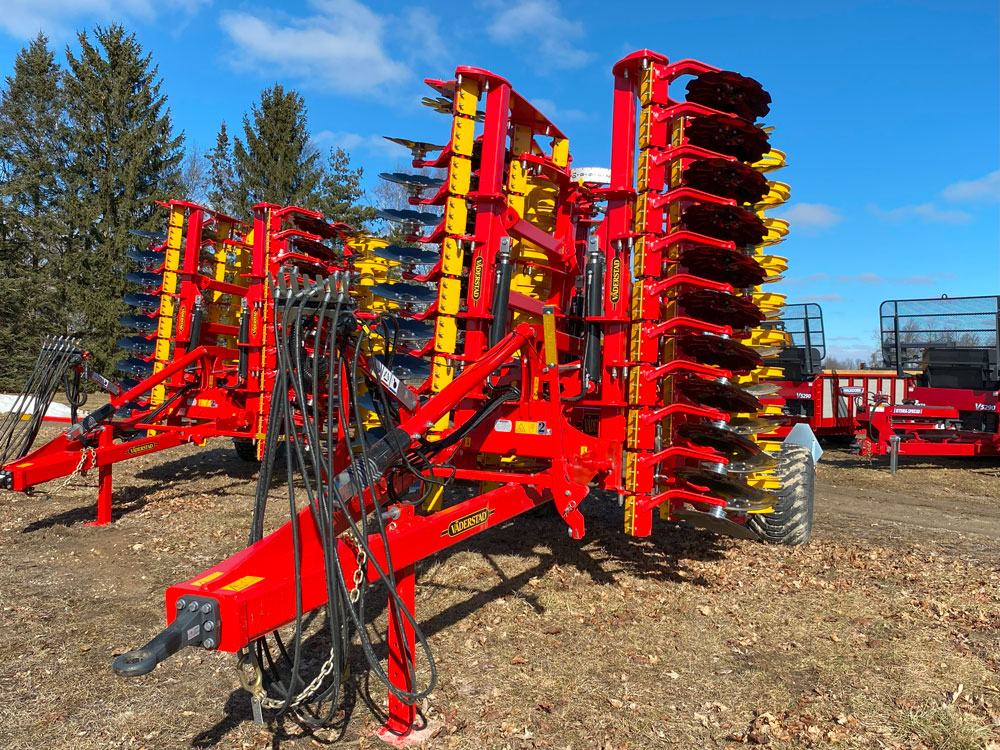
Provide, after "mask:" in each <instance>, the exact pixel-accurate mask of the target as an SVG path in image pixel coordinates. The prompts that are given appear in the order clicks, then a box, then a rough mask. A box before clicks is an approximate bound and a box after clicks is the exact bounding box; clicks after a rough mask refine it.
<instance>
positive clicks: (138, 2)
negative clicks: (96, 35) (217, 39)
mask: <svg viewBox="0 0 1000 750" xmlns="http://www.w3.org/2000/svg"><path fill="white" fill-rule="evenodd" d="M210 1H211V0H178V1H177V2H174V3H172V4H171V5H170V6H169V8H168V6H167V5H166V4H163V3H156V2H153V0H7V1H6V2H4V3H3V10H2V12H0V29H3V30H4V31H6V32H7V33H8V34H9V35H10V36H12V37H15V38H17V39H30V38H32V37H34V36H35V35H36V34H37V33H38V32H39V31H41V32H43V33H44V34H45V35H46V36H48V37H49V38H51V39H56V38H62V37H65V36H68V35H69V34H70V33H71V32H72V31H73V29H74V27H75V26H78V25H85V26H93V25H94V24H95V23H106V22H109V21H126V20H134V21H146V22H148V21H153V20H155V19H156V18H157V16H158V15H160V14H161V13H163V12H167V11H169V10H174V9H177V8H180V10H182V11H184V12H186V13H192V12H194V11H195V10H197V9H198V7H199V6H201V5H205V4H207V3H208V2H210Z"/></svg>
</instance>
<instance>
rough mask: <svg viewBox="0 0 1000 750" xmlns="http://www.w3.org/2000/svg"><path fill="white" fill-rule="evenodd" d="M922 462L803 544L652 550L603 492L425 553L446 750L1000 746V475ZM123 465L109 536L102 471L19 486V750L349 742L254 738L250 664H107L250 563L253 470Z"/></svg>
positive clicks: (289, 727)
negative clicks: (181, 602) (180, 592)
mask: <svg viewBox="0 0 1000 750" xmlns="http://www.w3.org/2000/svg"><path fill="white" fill-rule="evenodd" d="M47 429H48V428H47ZM903 463H904V468H903V469H902V471H901V473H900V474H899V475H897V476H896V477H890V476H889V475H888V472H887V470H886V468H885V466H884V465H881V464H877V465H876V466H875V467H868V466H866V465H865V464H864V463H862V462H859V461H858V460H857V459H854V458H852V457H850V456H848V455H847V454H846V453H839V452H831V453H830V454H828V456H827V457H826V458H825V459H824V461H823V462H822V463H821V471H820V475H819V483H818V491H817V500H816V503H817V515H816V523H815V531H814V537H813V543H812V544H811V545H810V546H808V547H806V548H800V549H780V548H772V547H765V546H762V545H759V544H754V543H749V542H741V541H734V540H729V539H722V538H716V537H712V536H710V535H707V534H703V533H700V532H695V531H690V530H684V529H677V528H671V527H668V526H666V525H661V526H659V527H658V528H657V529H656V531H655V534H654V536H653V537H652V538H650V539H642V540H636V539H630V538H628V537H626V536H624V535H623V534H622V533H621V527H622V519H621V512H620V510H619V509H618V508H617V506H615V505H614V504H613V503H609V502H607V501H605V500H604V499H601V498H591V499H589V500H588V501H587V503H586V505H585V506H584V512H585V515H586V516H587V522H588V534H587V537H586V538H585V539H584V540H583V541H582V542H574V541H573V540H571V539H569V537H568V536H567V534H566V531H565V527H564V525H563V524H562V522H561V521H559V520H558V519H556V518H551V517H542V518H533V517H523V518H519V519H515V520H514V521H512V522H510V523H509V524H507V525H506V526H505V527H502V528H498V529H495V530H493V531H491V532H487V533H485V534H483V535H481V536H479V537H475V538H473V539H471V540H468V541H466V542H465V543H463V544H460V545H458V546H457V547H455V548H452V549H451V550H448V551H446V552H444V553H442V554H439V555H437V556H436V557H434V558H432V559H430V560H427V561H425V562H424V563H423V564H422V565H420V566H419V568H418V590H417V608H418V610H417V611H418V617H419V618H420V621H421V623H422V624H423V627H424V629H425V631H426V632H427V633H428V634H429V636H430V640H431V645H432V647H433V650H434V653H435V656H436V658H437V663H438V669H439V674H440V679H439V682H438V686H437V688H436V689H435V691H434V693H433V695H432V696H431V697H430V699H429V700H428V701H427V702H426V704H425V706H424V707H423V708H424V711H425V713H426V714H427V715H428V716H429V717H430V718H431V719H432V720H433V721H436V722H438V724H439V726H440V731H439V732H438V734H437V735H436V736H435V737H434V738H433V739H432V740H430V741H429V743H428V747H432V748H481V747H482V748H535V747H540V748H547V747H552V748H566V747H572V748H633V749H634V748H657V747H668V748H700V747H733V746H735V745H739V744H744V743H747V744H761V743H766V744H770V745H771V746H772V747H776V748H798V747H826V746H837V747H844V748H855V747H859V748H860V747H873V748H879V747H881V748H909V749H913V750H918V749H924V748H931V749H933V750H966V749H972V748H989V747H1000V567H998V565H1000V503H998V501H1000V477H998V472H1000V463H996V462H994V463H989V462H953V463H951V464H949V465H948V466H947V467H946V468H940V467H938V466H933V465H929V464H918V463H917V462H915V461H914V460H912V459H908V460H907V459H904V462H903ZM119 468H120V470H119V471H118V472H117V474H116V486H117V488H118V494H117V501H116V512H115V518H116V521H115V523H114V524H113V525H112V526H110V527H106V528H101V529H96V528H88V527H84V526H82V525H81V521H84V520H88V519H89V518H91V517H92V515H93V512H94V511H93V505H92V504H93V501H94V497H95V494H96V490H95V483H96V477H95V476H93V475H91V476H89V477H87V478H82V479H77V480H76V481H75V482H74V484H73V485H71V487H70V488H68V489H65V490H61V491H56V488H55V487H52V488H50V491H52V492H53V495H52V496H51V497H46V496H45V495H44V494H42V493H41V492H39V493H37V494H35V495H34V496H30V497H25V496H23V495H16V494H10V493H2V494H0V501H2V502H0V612H2V624H3V627H2V628H0V737H2V738H4V740H5V741H4V742H3V747H5V748H25V749H27V748H81V749H82V748H131V749H136V748H143V747H144V748H149V749H150V750H152V749H153V748H220V750H221V749H222V748H261V747H269V746H274V747H285V748H300V747H301V748H307V747H313V746H317V745H324V744H325V743H326V742H328V741H329V740H330V738H331V735H332V733H324V732H318V733H314V734H304V733H303V732H302V730H301V729H300V728H299V727H297V726H295V725H294V724H290V723H287V722H286V723H283V724H281V725H279V726H276V727H272V728H270V729H268V730H264V729H262V728H260V727H258V726H256V725H254V724H253V722H252V721H251V720H250V712H249V701H248V698H247V695H246V693H244V692H242V691H240V690H239V689H238V683H237V680H236V675H235V670H234V665H233V659H232V657H231V656H229V655H224V654H216V653H204V652H199V651H195V650H189V651H188V652H185V653H182V654H180V655H179V656H178V657H176V658H174V659H173V660H171V661H169V662H167V663H166V664H164V665H162V666H161V667H160V668H159V669H157V670H156V671H155V672H154V673H153V674H151V675H149V676H147V677H144V678H141V679H138V680H135V681H131V682H125V681H122V680H120V679H118V678H116V677H115V676H114V675H113V674H112V673H111V669H110V663H111V659H112V657H113V655H114V654H117V653H121V652H122V651H125V650H127V649H130V648H133V647H135V646H136V645H139V644H141V643H143V642H145V640H147V639H148V638H149V637H150V636H151V635H152V634H154V633H155V632H156V631H157V629H158V628H160V627H161V626H162V618H163V611H162V610H163V590H164V588H166V587H167V586H168V585H170V584H171V583H174V582H177V581H181V580H186V579H188V578H190V577H191V576H193V575H194V574H195V573H197V572H199V571H200V570H202V569H204V568H206V567H208V566H209V565H211V564H213V563H214V562H215V561H216V560H218V559H219V558H221V557H224V556H227V555H229V554H232V553H233V552H235V551H237V550H238V549H240V547H241V546H242V543H243V541H244V539H245V536H246V531H247V523H248V519H249V512H250V502H251V498H252V492H253V482H254V476H255V474H254V468H253V467H251V466H248V465H246V464H242V463H240V462H239V461H238V460H237V459H236V458H235V456H234V454H233V452H232V450H231V449H229V448H228V446H227V445H226V444H225V443H224V442H222V441H219V442H217V443H212V444H210V445H209V446H206V447H205V448H197V447H194V446H191V447H188V448H183V449H178V450H175V451H172V452H168V453H164V454H160V455H152V456H145V457H139V458H137V459H135V460H134V461H132V462H130V463H128V464H123V465H121V466H120V467H119ZM56 484H58V483H53V485H56ZM360 667H361V664H360V663H359V664H358V668H359V671H360ZM372 693H373V694H374V695H376V696H378V695H379V694H380V693H379V690H378V689H377V688H373V690H372ZM376 726H377V721H376V720H375V719H374V718H372V716H371V713H370V711H369V709H368V708H367V707H365V706H364V705H363V703H362V702H361V701H356V705H355V706H354V707H353V708H352V710H351V712H350V717H349V720H348V723H347V727H346V730H345V732H344V736H343V737H342V739H341V740H340V743H341V746H343V747H379V746H380V743H379V741H378V740H375V739H373V738H372V736H371V732H372V730H373V729H374V728H375V727H376Z"/></svg>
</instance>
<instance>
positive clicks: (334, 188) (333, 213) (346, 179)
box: [310, 148, 375, 229]
mask: <svg viewBox="0 0 1000 750" xmlns="http://www.w3.org/2000/svg"><path fill="white" fill-rule="evenodd" d="M363 175H364V168H362V167H358V168H357V169H351V155H350V154H349V153H347V152H346V151H344V149H342V148H331V149H330V157H329V161H328V163H327V167H326V170H325V171H324V173H323V180H322V182H321V184H320V189H319V191H318V194H317V198H316V202H315V207H316V209H317V210H319V211H322V212H323V216H324V217H325V218H326V219H327V221H342V222H344V223H345V224H350V225H351V226H352V227H354V228H355V229H364V228H365V224H366V223H367V222H369V221H371V220H373V219H374V218H375V208H374V207H372V206H366V205H364V204H363V203H362V201H363V200H364V197H365V191H364V190H363V189H362V187H361V178H362V176H363ZM311 207H312V206H310V208H311Z"/></svg>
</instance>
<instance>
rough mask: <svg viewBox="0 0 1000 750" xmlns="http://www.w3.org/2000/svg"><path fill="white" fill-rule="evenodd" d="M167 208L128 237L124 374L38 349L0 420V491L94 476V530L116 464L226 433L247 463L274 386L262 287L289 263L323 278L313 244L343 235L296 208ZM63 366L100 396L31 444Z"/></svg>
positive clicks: (81, 356)
mask: <svg viewBox="0 0 1000 750" xmlns="http://www.w3.org/2000/svg"><path fill="white" fill-rule="evenodd" d="M164 207H165V209H166V211H167V230H166V232H165V233H164V234H163V235H159V236H158V235H155V234H151V233H136V234H138V235H139V236H140V237H141V238H143V239H145V240H148V241H149V242H148V245H147V246H144V247H136V248H134V249H132V250H131V251H130V252H129V258H130V259H131V260H132V261H133V262H134V263H135V264H136V267H137V270H135V271H133V272H130V273H129V274H128V275H127V277H126V278H127V279H128V281H129V282H132V283H134V284H135V285H136V287H137V291H135V292H131V293H129V294H127V295H126V296H125V302H126V304H128V305H129V306H130V307H132V308H134V312H132V313H131V314H128V315H125V316H123V317H122V318H121V320H120V322H121V323H122V325H123V326H124V327H125V328H127V329H128V330H129V335H127V336H123V337H122V338H120V339H119V341H118V344H119V346H121V347H122V348H123V349H125V350H126V352H128V355H129V356H127V357H126V358H124V359H122V360H120V361H119V362H118V363H117V365H116V369H117V370H118V371H119V372H120V373H122V374H123V375H125V376H126V378H125V379H123V380H122V381H120V383H117V384H115V383H109V382H108V381H107V380H104V379H103V378H101V377H100V376H97V375H96V374H93V373H89V372H87V370H86V353H85V352H84V351H83V350H82V349H80V347H79V344H78V342H66V341H56V342H50V341H47V342H45V344H44V345H43V348H42V354H41V356H40V358H39V362H38V365H37V366H36V372H35V374H33V375H32V377H31V378H30V379H29V381H28V384H27V386H26V387H25V389H24V392H23V393H22V394H21V396H20V398H19V403H18V404H17V406H16V408H15V409H14V410H13V411H11V412H10V413H9V414H8V415H7V418H6V421H5V422H4V423H3V424H2V425H0V456H2V461H0V465H2V469H0V485H2V486H3V487H5V488H7V489H12V490H17V491H26V490H30V489H31V488H33V487H34V486H36V485H38V484H41V483H43V482H47V481H50V480H52V479H55V478H58V477H64V476H68V475H71V474H73V473H75V472H79V471H87V470H90V469H95V468H96V469H97V470H98V472H99V497H98V504H97V521H96V523H97V524H106V523H108V522H109V521H110V520H111V497H112V491H111V476H112V474H111V473H112V467H113V465H114V464H115V463H117V462H119V461H125V460H128V459H130V458H134V457H135V456H139V455H145V454H148V453H152V452H155V451H160V450H165V449H167V448H172V447H174V446H177V445H180V444H182V443H190V442H193V443H197V444H202V443H204V442H205V441H206V440H207V439H209V438H212V437H220V436H225V437H230V438H232V439H233V440H234V441H235V442H236V448H237V451H238V452H239V453H240V454H241V456H243V457H244V458H247V459H255V458H256V451H257V447H256V446H257V445H258V443H260V439H261V438H262V437H263V436H264V434H265V431H266V426H267V419H268V413H269V404H270V396H271V387H272V382H273V378H274V345H273V327H272V326H271V323H270V317H269V316H270V315H271V314H272V311H273V305H272V304H271V301H270V299H269V297H268V294H269V292H268V287H267V279H268V278H269V277H271V276H273V275H274V274H275V273H276V272H277V270H278V268H280V267H281V266H282V264H284V263H286V262H287V261H288V259H295V260H296V261H299V262H302V263H306V264H312V265H311V266H310V267H315V268H317V269H321V270H322V271H323V272H326V271H329V270H331V269H332V268H334V265H332V259H333V257H334V254H333V252H332V251H331V250H329V249H328V248H327V247H326V246H325V245H323V244H322V242H321V240H322V241H327V240H331V239H335V240H338V241H342V239H343V237H342V233H343V231H344V230H345V229H347V227H345V226H343V225H341V226H331V225H328V224H326V223H325V222H321V221H318V220H317V215H316V214H314V213H312V212H309V211H304V210H302V209H298V208H294V207H292V208H279V207H277V206H270V205H259V206H257V207H256V208H255V211H254V213H255V216H254V219H253V225H252V227H251V226H248V225H245V224H243V223H242V222H240V221H237V220H235V219H232V218H230V217H227V216H223V215H221V214H218V213H216V212H213V211H210V210H208V209H206V208H202V207H200V206H196V205H194V204H191V203H186V202H183V201H171V202H170V203H169V204H165V206H164ZM315 231H320V232H322V233H323V235H322V236H320V235H316V234H314V232H315ZM352 241H354V242H357V240H352ZM348 252H349V251H348ZM317 253H318V254H317ZM337 262H340V261H337ZM68 372H74V376H75V379H76V381H77V384H78V380H79V375H80V373H81V372H87V374H88V375H89V377H90V378H91V379H92V380H95V381H96V382H97V383H98V384H99V385H101V386H102V387H103V388H104V389H105V390H106V391H107V392H108V393H109V394H110V401H109V402H108V403H107V404H105V405H104V406H101V407H100V408H98V409H96V410H95V411H94V412H92V413H91V414H89V415H87V416H86V417H84V418H83V419H82V420H79V421H77V420H76V419H75V418H74V424H73V425H72V426H71V427H70V428H69V430H67V431H66V432H65V433H64V434H62V435H59V436H58V437H56V438H55V439H54V440H52V441H50V442H49V443H47V444H45V445H42V446H41V447H38V448H36V449H35V450H31V444H32V442H33V440H34V438H35V437H36V435H37V432H38V422H39V419H38V418H37V415H40V414H43V413H44V411H45V409H44V406H47V404H48V403H49V402H50V401H51V399H52V397H53V394H54V391H55V389H56V388H57V387H58V384H59V382H60V380H62V379H64V378H65V377H66V375H65V374H66V373H68ZM29 411H30V413H31V415H32V416H31V417H30V419H25V415H26V413H27V412H29Z"/></svg>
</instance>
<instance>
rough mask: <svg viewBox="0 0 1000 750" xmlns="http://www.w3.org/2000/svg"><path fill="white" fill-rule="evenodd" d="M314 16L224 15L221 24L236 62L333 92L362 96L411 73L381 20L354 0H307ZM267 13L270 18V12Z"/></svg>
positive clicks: (233, 13) (230, 13)
mask: <svg viewBox="0 0 1000 750" xmlns="http://www.w3.org/2000/svg"><path fill="white" fill-rule="evenodd" d="M310 5H311V6H312V7H313V8H314V9H315V10H316V14H315V15H312V16H308V17H285V19H284V20H282V21H279V22H272V21H271V20H265V19H264V18H260V17H258V16H255V15H253V14H252V13H246V12H227V13H223V14H222V16H221V18H220V20H219V25H220V26H221V28H222V30H223V31H224V32H225V33H226V34H228V35H229V38H230V39H231V40H232V41H233V42H234V43H235V44H236V47H237V53H236V54H237V57H236V60H237V62H238V63H239V64H241V65H243V66H246V67H252V68H257V69H259V70H260V71H261V72H266V73H267V74H268V75H270V76H273V75H275V74H278V75H286V76H291V77H296V78H300V79H303V80H306V81H309V82H311V83H315V84H317V85H319V86H322V87H325V88H329V89H333V90H335V91H345V92H362V91H368V90H370V89H371V88H372V87H375V86H379V85H383V84H387V83H392V82H394V81H399V80H403V79H405V78H408V77H409V76H410V71H409V69H408V68H407V67H406V66H405V65H404V64H403V63H401V62H399V61H398V60H395V59H393V58H392V57H391V56H390V55H389V53H388V51H387V50H386V45H385V42H384V40H383V35H384V27H385V19H384V18H382V17H381V16H379V15H378V14H377V13H375V12H373V11H372V10H370V9H369V8H368V7H366V6H365V5H362V4H361V3H359V2H357V1H356V0H311V2H310ZM269 15H274V13H270V14H269Z"/></svg>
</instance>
